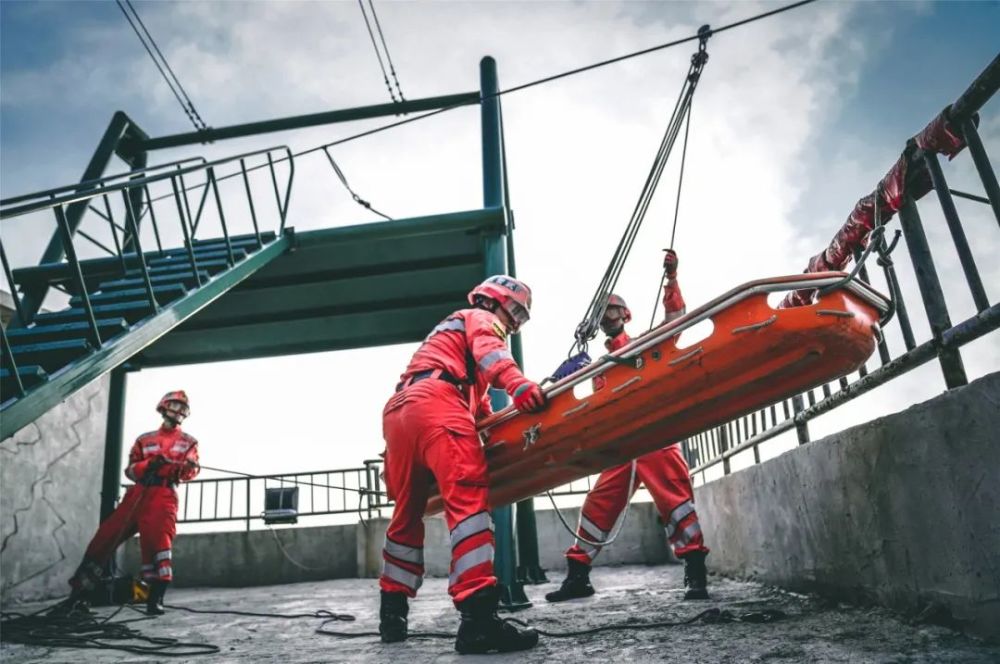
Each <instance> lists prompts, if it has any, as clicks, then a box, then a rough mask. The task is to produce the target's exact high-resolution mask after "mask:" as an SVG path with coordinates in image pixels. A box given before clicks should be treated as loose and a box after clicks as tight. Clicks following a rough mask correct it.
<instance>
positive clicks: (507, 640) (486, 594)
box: [455, 586, 538, 655]
mask: <svg viewBox="0 0 1000 664" xmlns="http://www.w3.org/2000/svg"><path fill="white" fill-rule="evenodd" d="M499 601H500V589H499V588H498V587H497V586H492V587H490V588H484V589H483V590H480V591H478V592H477V593H476V594H474V595H472V596H470V597H469V598H468V599H466V600H465V601H464V602H461V603H460V604H459V605H458V610H459V611H461V613H462V622H461V624H460V625H459V626H458V638H456V639H455V650H457V651H458V652H459V653H461V654H463V655H482V654H485V653H488V652H492V651H494V650H495V651H497V652H515V651H517V650H527V649H528V648H534V647H535V646H536V645H537V644H538V632H536V631H535V630H533V629H530V628H521V627H518V626H517V625H514V624H511V623H509V622H504V621H503V620H500V616H498V615H497V604H498V603H499Z"/></svg>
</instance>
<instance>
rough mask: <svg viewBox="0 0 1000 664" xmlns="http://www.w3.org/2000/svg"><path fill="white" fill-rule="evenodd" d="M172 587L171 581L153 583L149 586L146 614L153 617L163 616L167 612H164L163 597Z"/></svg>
mask: <svg viewBox="0 0 1000 664" xmlns="http://www.w3.org/2000/svg"><path fill="white" fill-rule="evenodd" d="M169 586H170V582H169V581H160V580H159V579H157V580H156V581H152V582H150V584H149V598H148V599H147V600H146V613H147V614H148V615H151V616H162V615H163V614H164V613H165V611H164V610H163V596H164V595H166V594H167V588H168V587H169Z"/></svg>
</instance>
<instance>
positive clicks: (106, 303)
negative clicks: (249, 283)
mask: <svg viewBox="0 0 1000 664" xmlns="http://www.w3.org/2000/svg"><path fill="white" fill-rule="evenodd" d="M275 152H278V153H279V159H278V160H276V159H275V157H274V156H273V154H272V153H275ZM255 160H256V161H259V162H261V163H260V165H258V166H254V165H253V162H254V161H255ZM278 161H283V162H285V165H284V166H283V167H282V168H281V169H279V167H278ZM189 162H190V160H187V161H186V162H174V163H172V164H166V165H161V166H157V167H153V168H148V169H142V170H140V171H131V172H129V173H125V174H120V175H116V176H110V177H107V178H103V179H101V180H99V181H93V182H87V183H81V184H77V185H71V186H68V187H60V188H58V189H53V190H48V191H44V192H39V193H38V194H31V195H28V196H20V197H17V198H12V199H7V200H5V201H0V205H2V209H0V219H2V220H3V221H4V230H5V231H6V230H7V225H8V224H10V222H11V221H12V220H14V219H16V218H25V219H28V218H30V217H33V216H34V217H37V216H45V215H47V214H54V215H55V218H56V222H57V226H58V229H57V232H58V235H57V236H56V237H58V238H60V239H61V242H62V250H63V251H64V252H65V258H64V259H62V260H58V261H47V262H42V263H40V264H39V265H36V266H32V267H25V268H20V269H12V268H11V266H10V264H9V262H8V253H7V251H6V250H5V249H4V247H3V244H2V243H0V254H2V259H3V268H4V274H5V276H6V278H7V283H8V284H9V285H10V289H11V294H12V296H13V299H14V305H15V310H16V311H15V313H16V317H15V318H14V319H13V320H12V321H11V324H10V325H9V327H8V329H7V330H4V331H2V333H0V337H2V368H0V437H2V438H6V437H8V436H10V435H11V434H13V433H14V432H16V431H17V430H19V429H20V428H22V427H23V426H25V425H27V424H29V423H30V422H32V421H33V420H34V419H36V418H37V417H39V416H40V415H42V414H43V413H45V412H46V411H47V410H49V409H50V408H51V407H52V406H54V405H56V404H57V403H59V402H60V401H62V400H63V399H65V398H67V397H68V396H70V395H71V394H72V393H73V392H75V391H76V390H78V389H80V388H82V387H83V386H85V385H86V384H88V383H89V382H91V381H93V380H94V379H96V378H98V377H99V376H101V375H103V374H104V373H106V372H108V371H110V370H112V369H114V368H115V367H118V366H120V365H122V364H123V363H126V362H127V361H128V360H129V358H131V357H133V356H134V355H135V354H137V353H139V352H140V351H142V350H143V349H144V348H146V347H147V346H149V345H150V344H153V343H154V342H155V341H156V340H157V339H159V338H161V337H163V336H164V335H166V334H168V333H169V332H170V331H171V330H172V329H173V328H175V327H176V326H178V325H180V324H181V323H183V322H184V321H185V320H187V319H188V318H190V317H191V316H192V315H194V314H195V313H197V312H198V311H200V310H201V309H203V308H204V307H205V306H207V305H208V304H210V303H212V302H213V301H215V300H217V299H218V298H219V297H220V296H222V295H223V294H225V293H226V292H228V291H229V290H231V289H232V288H233V287H235V286H236V285H237V284H239V283H240V282H242V281H243V280H245V279H246V278H247V277H249V276H250V275H252V274H254V273H255V272H257V271H258V270H260V269H261V268H262V267H264V266H265V265H267V264H268V263H270V262H271V261H272V260H273V259H275V258H276V257H278V256H280V255H281V254H283V253H285V252H286V251H287V250H288V249H289V248H290V247H291V243H292V238H293V233H292V231H291V229H290V228H289V229H286V228H285V218H286V213H287V210H288V201H289V196H290V194H291V184H292V180H293V178H294V165H293V162H292V160H291V155H290V153H289V151H288V150H287V148H277V149H271V150H263V151H258V152H252V153H247V154H243V155H238V156H236V157H231V158H228V159H222V160H218V161H215V162H211V163H207V162H204V160H200V161H199V163H197V164H195V165H190V164H189ZM186 164H187V165H186ZM225 166H231V167H235V170H234V171H233V172H232V173H229V174H225V175H216V169H217V168H219V167H225ZM282 169H283V170H285V171H287V176H286V177H287V184H286V187H285V192H284V196H282V194H281V192H280V189H279V186H278V179H279V176H278V170H282ZM268 173H269V174H270V178H269V180H270V182H269V183H268V184H269V186H268V189H270V188H271V186H270V185H272V184H273V202H276V204H277V205H276V213H275V211H274V210H275V206H274V205H273V204H272V205H270V206H268V207H269V211H268V215H267V216H273V217H274V221H275V225H274V228H275V230H267V231H261V230H260V222H261V221H262V217H263V216H265V213H264V210H263V208H264V206H263V205H261V203H260V202H255V200H254V195H253V193H252V192H253V189H254V187H252V186H251V179H252V178H260V177H262V176H266V175H267V174H268ZM185 176H187V177H188V179H192V178H199V179H200V178H202V177H203V178H204V181H203V182H200V183H199V184H196V185H193V186H189V185H187V184H186V183H185ZM229 183H232V184H234V185H238V186H237V187H235V189H236V191H237V192H238V193H239V195H240V198H241V199H242V201H241V205H240V207H241V208H242V209H243V210H245V211H246V214H244V215H241V216H243V217H246V218H247V220H248V221H250V222H251V224H252V232H250V233H245V234H239V235H233V234H230V232H229V224H228V223H227V218H226V209H230V211H231V209H232V208H233V207H236V206H234V205H233V204H232V203H231V202H229V200H228V198H227V199H226V201H225V203H226V205H224V198H223V197H222V196H221V195H220V184H229ZM158 186H159V187H160V188H163V189H166V191H167V192H168V193H167V194H165V195H162V196H156V195H155V194H154V193H153V192H155V191H156V189H157V187H158ZM81 189H83V191H81ZM189 193H193V194H194V196H200V203H198V204H197V205H194V206H192V201H191V200H190V197H189ZM116 199H117V200H116ZM212 199H214V200H212ZM26 201H27V202H26ZM115 203H118V205H119V207H120V210H119V214H118V215H117V218H116V215H115V213H114V206H115V205H114V204H115ZM207 203H211V204H208V205H206V204H207ZM102 207H103V212H102V210H101V208H102ZM192 210H194V211H195V212H194V214H192ZM209 210H210V211H211V212H209ZM88 211H92V212H94V213H95V214H96V215H98V216H99V217H100V218H101V219H103V220H104V221H105V222H107V224H108V230H109V232H110V235H111V236H112V238H113V245H114V249H109V248H108V247H107V246H106V245H101V243H100V242H98V241H96V240H94V238H93V237H92V236H90V235H88V234H86V233H84V232H83V231H82V230H81V231H80V232H79V233H77V232H76V231H77V228H76V226H78V225H79V223H80V221H81V220H82V217H83V215H84V213H86V212H88ZM230 214H231V215H232V212H230ZM168 215H172V218H173V220H174V221H176V222H179V226H180V230H181V233H180V234H179V235H177V234H176V233H174V235H177V237H178V239H179V240H181V243H180V246H177V247H174V248H164V247H163V246H162V243H161V237H163V236H166V235H167V234H168V233H167V232H166V231H167V229H166V228H165V227H164V223H165V221H166V219H167V217H168ZM146 216H148V217H149V223H150V225H149V226H148V227H147V228H146V229H145V230H146V231H147V232H146V233H141V232H140V230H141V221H142V219H143V218H144V217H146ZM210 216H214V220H215V221H216V222H217V223H218V226H219V229H220V230H221V236H219V237H213V238H211V239H195V238H194V236H195V233H196V232H197V230H198V228H199V226H201V227H202V229H204V228H205V226H207V225H209V224H208V223H207V220H208V218H209V217H210ZM119 221H123V222H124V223H123V224H120V223H119ZM203 222H206V223H204V224H203ZM150 231H151V232H152V234H153V236H154V237H155V240H156V244H157V250H155V251H143V250H142V246H141V244H142V240H143V239H146V240H148V239H149V235H150ZM119 235H120V237H119ZM78 238H84V239H87V240H89V241H91V242H93V243H95V244H97V245H99V246H102V248H103V249H104V250H105V251H106V253H108V254H109V255H108V256H107V257H101V258H91V259H86V260H81V259H79V258H78V255H77V251H76V247H75V242H78ZM55 239H56V238H54V239H53V241H54V242H55ZM51 246H52V245H51V244H50V247H51ZM57 246H58V245H57ZM47 254H48V252H47ZM49 289H58V290H60V291H63V292H64V293H66V294H67V295H68V296H69V298H68V301H66V302H65V307H64V308H61V309H58V310H54V311H45V312H42V313H36V311H37V309H38V308H39V305H40V304H41V301H42V299H44V297H45V294H46V293H47V292H49Z"/></svg>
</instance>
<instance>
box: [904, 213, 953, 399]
mask: <svg viewBox="0 0 1000 664" xmlns="http://www.w3.org/2000/svg"><path fill="white" fill-rule="evenodd" d="M899 223H900V225H902V227H903V236H904V237H905V238H906V248H907V250H908V251H909V252H910V260H911V261H912V263H913V271H914V273H915V274H916V277H917V285H918V286H919V287H920V297H921V298H922V299H923V301H924V310H925V311H926V312H927V322H928V323H929V324H930V328H931V335H932V336H933V338H934V340H935V341H936V342H940V340H941V335H942V334H944V332H945V330H948V329H949V328H951V317H950V316H949V315H948V306H947V305H946V304H945V301H944V293H943V292H942V290H941V282H940V280H939V279H938V275H937V270H936V269H935V268H934V259H933V258H932V257H931V249H930V246H929V245H928V244H927V236H926V235H925V234H924V227H923V225H922V224H921V223H920V213H919V212H918V211H917V205H916V203H914V202H913V199H912V198H911V197H910V196H906V197H905V198H904V199H903V205H902V206H901V207H900V208H899ZM937 356H938V361H939V362H940V363H941V372H942V373H943V374H944V382H945V385H946V386H947V387H948V389H952V388H954V387H960V386H962V385H965V384H967V383H968V382H969V381H968V379H967V378H966V376H965V367H964V366H963V364H962V356H961V355H960V354H959V352H958V350H957V349H953V348H940V349H939V350H938V352H937Z"/></svg>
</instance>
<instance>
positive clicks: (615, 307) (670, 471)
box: [545, 249, 708, 602]
mask: <svg viewBox="0 0 1000 664" xmlns="http://www.w3.org/2000/svg"><path fill="white" fill-rule="evenodd" d="M677 265H678V260H677V254H676V253H675V252H674V251H673V250H672V249H670V250H667V254H666V256H665V257H664V259H663V267H664V270H665V271H666V276H667V283H666V285H665V286H664V287H663V309H664V313H665V316H666V318H665V320H666V321H671V320H673V319H675V318H678V317H680V316H683V315H684V313H685V312H686V306H685V304H684V297H683V296H682V295H681V289H680V285H679V284H678V283H677ZM631 319H632V314H631V312H630V311H629V309H628V306H627V305H626V304H625V300H624V299H622V298H621V297H619V296H618V295H612V296H611V297H610V298H609V299H608V306H607V307H606V308H605V312H604V316H603V318H602V319H601V330H602V331H603V332H604V333H605V334H606V335H607V340H606V341H605V342H604V345H605V346H606V347H607V349H608V350H609V351H616V350H618V349H619V348H621V347H623V346H625V345H626V344H628V343H629V341H631V339H630V338H629V336H628V333H627V332H625V323H627V322H629V321H630V320H631ZM602 388H604V379H603V376H598V377H597V378H596V379H595V380H594V389H595V390H599V389H602ZM635 463H636V469H635V474H636V478H637V479H638V480H639V481H638V482H636V483H635V484H634V485H633V486H629V481H630V479H631V477H632V464H631V463H626V464H622V465H620V466H616V467H614V468H609V469H608V470H605V471H604V472H603V473H601V475H600V477H599V478H598V480H597V484H595V485H594V488H593V489H591V490H590V493H588V494H587V498H586V500H585V501H584V503H583V508H582V509H581V511H580V525H579V528H578V530H577V534H578V536H579V537H581V538H583V539H578V540H577V541H576V543H575V544H574V545H573V546H571V547H570V548H569V550H567V551H566V561H567V564H568V565H569V573H568V574H567V576H566V579H565V580H564V581H563V582H562V586H561V587H560V588H559V590H556V591H554V592H551V593H548V594H547V595H546V596H545V598H546V599H547V600H549V601H550V602H562V601H565V600H568V599H576V598H579V597H589V596H591V595H593V594H594V587H593V586H592V585H591V584H590V566H591V563H593V561H594V558H596V557H597V554H598V553H600V551H601V547H600V546H595V545H593V544H589V543H587V542H586V541H585V540H590V541H591V542H602V541H605V540H606V539H607V537H608V535H609V534H610V532H611V530H612V528H613V527H614V524H615V523H616V522H617V521H618V517H619V515H620V514H621V513H622V510H624V509H625V505H626V504H627V503H628V501H629V500H630V499H631V498H632V494H633V493H635V490H636V489H638V488H639V487H638V485H639V482H641V483H642V484H645V485H646V489H648V490H649V493H650V494H651V495H652V497H653V502H654V503H655V504H656V508H657V510H658V511H659V512H660V518H661V519H662V521H663V524H664V527H665V529H666V534H667V541H668V542H669V543H670V545H671V546H673V549H674V553H675V554H677V557H678V558H680V559H681V560H683V561H684V583H685V585H686V586H687V592H686V594H685V595H684V598H685V599H708V589H707V579H706V576H707V573H706V569H705V557H706V556H707V555H708V547H706V546H705V541H704V538H703V537H702V533H701V526H700V525H699V524H698V514H697V512H695V509H694V491H693V489H692V486H691V476H690V472H689V469H688V465H687V462H686V461H685V460H684V455H683V454H681V450H680V445H679V444H678V443H673V444H671V445H668V446H666V447H664V448H663V449H662V450H657V451H656V452H651V453H649V454H646V455H644V456H641V457H639V458H638V459H636V461H635Z"/></svg>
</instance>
